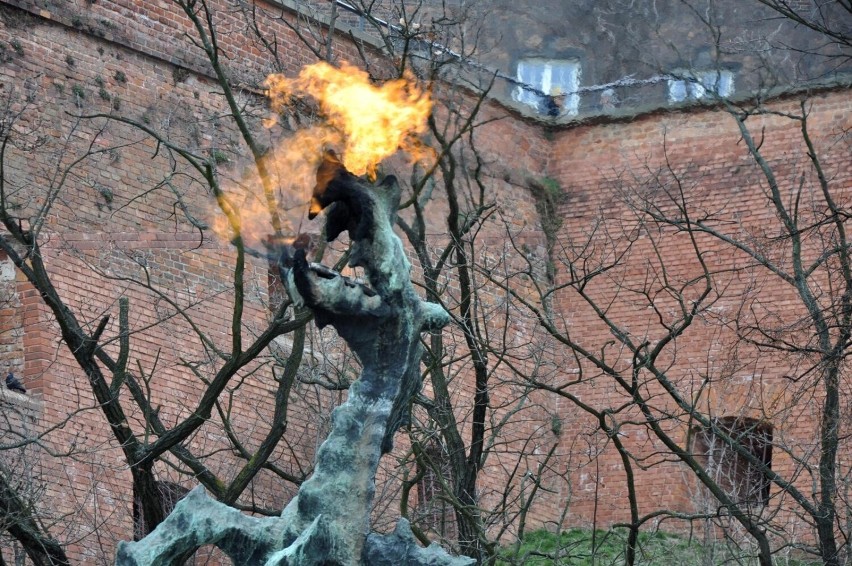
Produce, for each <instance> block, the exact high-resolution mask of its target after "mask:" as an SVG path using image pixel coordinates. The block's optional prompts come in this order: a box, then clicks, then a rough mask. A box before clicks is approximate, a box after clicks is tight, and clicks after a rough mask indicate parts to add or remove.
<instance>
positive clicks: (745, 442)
mask: <svg viewBox="0 0 852 566" xmlns="http://www.w3.org/2000/svg"><path fill="white" fill-rule="evenodd" d="M714 425H715V426H716V427H717V428H718V429H720V430H721V431H724V432H725V434H727V435H728V436H730V437H731V438H733V439H734V441H735V442H736V443H737V444H738V446H739V447H741V448H743V449H745V450H746V451H747V452H748V453H750V454H751V455H752V456H753V458H754V459H755V460H757V462H759V463H760V464H762V465H763V466H765V467H767V468H770V469H771V468H772V425H770V424H768V423H765V422H763V421H759V420H757V419H750V418H747V417H722V418H718V419H715V421H714ZM691 437H692V439H691V451H692V453H693V455H694V456H695V457H696V459H697V460H698V461H699V463H701V465H702V466H704V469H705V470H706V471H707V473H708V474H709V475H710V477H712V478H713V479H714V480H715V481H716V482H717V483H718V484H719V486H720V487H721V488H722V489H724V490H725V491H726V492H727V493H728V495H729V496H730V497H731V498H732V499H733V500H734V501H736V502H737V503H739V504H747V505H766V504H767V503H768V502H769V492H770V487H771V482H770V481H769V478H768V477H766V474H764V473H763V472H762V471H761V466H760V465H759V464H756V463H753V461H750V459H749V458H748V457H746V456H745V455H743V454H740V453H739V452H737V451H735V450H734V449H733V448H732V447H731V446H730V445H729V444H728V443H726V442H725V441H724V440H722V439H721V438H719V437H718V436H717V435H716V434H714V433H713V432H712V431H711V430H710V429H709V428H703V427H697V428H695V429H693V431H692V435H691Z"/></svg>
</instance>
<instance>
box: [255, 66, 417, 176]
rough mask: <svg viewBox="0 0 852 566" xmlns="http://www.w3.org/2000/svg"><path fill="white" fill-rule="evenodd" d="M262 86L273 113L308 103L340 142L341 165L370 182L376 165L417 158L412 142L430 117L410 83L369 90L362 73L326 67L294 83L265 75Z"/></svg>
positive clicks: (396, 82)
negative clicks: (397, 156)
mask: <svg viewBox="0 0 852 566" xmlns="http://www.w3.org/2000/svg"><path fill="white" fill-rule="evenodd" d="M266 86H267V88H268V89H269V97H270V100H271V101H272V106H273V109H275V110H276V111H277V110H280V109H281V108H282V107H283V106H284V105H286V104H287V103H288V102H289V100H290V97H292V96H299V95H309V96H311V97H313V98H314V99H315V100H316V101H317V103H318V104H319V107H320V110H321V111H322V113H323V115H324V118H325V120H326V122H327V126H328V127H329V128H331V129H333V130H335V131H337V132H338V133H339V134H340V136H341V137H342V146H343V147H341V148H338V149H339V151H340V154H341V159H342V161H343V164H344V165H345V166H346V168H347V169H349V171H351V172H352V173H354V174H356V175H364V174H367V175H369V176H370V177H371V178H375V172H376V166H377V165H378V164H379V162H381V161H382V160H383V159H385V158H386V157H389V156H390V155H392V154H394V153H395V152H396V151H397V150H399V149H402V150H404V151H407V152H408V153H411V154H412V155H415V154H416V150H417V148H418V147H419V144H418V142H417V136H418V135H420V134H423V133H425V132H426V130H427V122H426V120H427V118H428V117H429V113H430V112H431V111H432V101H431V98H430V96H429V93H428V92H425V91H423V90H421V89H419V88H418V87H417V85H416V84H415V83H414V81H413V80H406V79H398V80H393V81H388V82H386V83H383V84H381V85H374V84H372V83H371V82H370V77H369V75H368V74H367V73H366V72H364V71H362V70H360V69H358V68H357V67H354V66H352V65H348V64H345V63H344V64H343V65H341V67H340V68H339V69H338V68H335V67H332V66H331V65H329V64H327V63H317V64H314V65H309V66H307V67H305V68H304V69H302V72H301V73H300V74H299V76H298V77H296V78H295V79H288V78H286V77H284V76H282V75H270V76H269V77H267V79H266Z"/></svg>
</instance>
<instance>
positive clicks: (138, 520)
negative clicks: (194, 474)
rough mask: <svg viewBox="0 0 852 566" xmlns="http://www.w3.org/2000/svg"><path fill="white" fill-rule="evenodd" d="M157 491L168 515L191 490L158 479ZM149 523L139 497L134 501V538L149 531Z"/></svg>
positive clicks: (138, 537)
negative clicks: (146, 520)
mask: <svg viewBox="0 0 852 566" xmlns="http://www.w3.org/2000/svg"><path fill="white" fill-rule="evenodd" d="M157 491H158V492H159V496H160V501H162V503H163V512H164V513H165V515H166V516H168V514H169V513H171V512H172V510H173V509H174V508H175V505H177V502H178V501H180V500H181V499H183V497H184V496H185V495H186V494H187V493H189V490H188V489H187V488H185V487H183V486H182V485H178V484H176V483H172V482H168V481H158V482H157ZM148 530H149V529H148V528H147V524H146V522H145V514H144V512H143V511H142V502H141V501H139V500H138V498H137V499H134V501H133V540H140V539H141V538H142V537H144V536H145V535H146V534H147V533H148Z"/></svg>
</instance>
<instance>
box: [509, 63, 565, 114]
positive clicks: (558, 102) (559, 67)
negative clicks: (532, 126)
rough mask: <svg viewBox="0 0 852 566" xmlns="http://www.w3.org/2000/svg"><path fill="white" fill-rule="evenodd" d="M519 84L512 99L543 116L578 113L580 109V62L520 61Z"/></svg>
mask: <svg viewBox="0 0 852 566" xmlns="http://www.w3.org/2000/svg"><path fill="white" fill-rule="evenodd" d="M517 79H518V82H519V83H521V84H519V85H518V86H516V87H515V89H514V90H513V92H512V98H513V99H515V100H517V101H518V102H522V103H523V104H527V105H529V106H532V107H533V108H535V109H536V110H537V111H538V112H539V113H540V114H545V115H548V116H564V115H573V114H577V110H578V109H579V106H580V94H579V93H578V92H577V90H578V89H579V88H580V62H579V61H578V60H576V59H562V60H552V59H524V60H521V61H518V72H517Z"/></svg>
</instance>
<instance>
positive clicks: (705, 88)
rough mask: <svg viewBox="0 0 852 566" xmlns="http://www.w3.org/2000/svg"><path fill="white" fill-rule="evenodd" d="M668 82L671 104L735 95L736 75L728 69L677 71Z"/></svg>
mask: <svg viewBox="0 0 852 566" xmlns="http://www.w3.org/2000/svg"><path fill="white" fill-rule="evenodd" d="M672 75H673V77H672V78H670V79H669V80H668V86H669V102H683V101H685V100H701V99H702V98H706V97H722V98H724V97H727V96H731V95H732V94H733V93H734V73H733V72H731V71H729V70H727V69H715V70H712V71H698V72H696V71H676V72H675V73H673V74H672Z"/></svg>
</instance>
